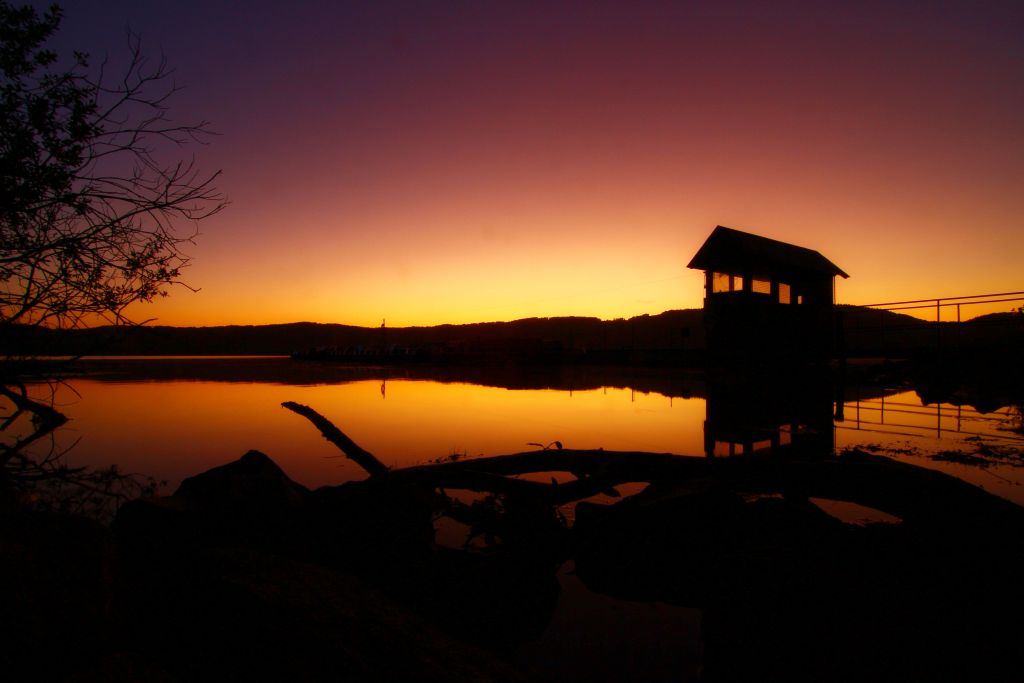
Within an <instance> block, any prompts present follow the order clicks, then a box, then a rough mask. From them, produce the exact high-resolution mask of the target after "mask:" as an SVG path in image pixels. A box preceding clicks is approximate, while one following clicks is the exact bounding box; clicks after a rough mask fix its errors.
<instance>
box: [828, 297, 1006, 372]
mask: <svg viewBox="0 0 1024 683" xmlns="http://www.w3.org/2000/svg"><path fill="white" fill-rule="evenodd" d="M995 304H1020V305H1018V306H1010V307H1007V308H1010V309H1011V310H1010V311H1001V312H1004V313H1013V312H1016V313H1017V315H1012V316H1002V317H996V318H992V319H990V320H986V319H981V320H977V319H971V318H968V319H967V320H965V319H964V312H965V310H967V311H969V310H970V309H971V308H976V307H978V306H985V305H989V306H991V305H995ZM858 309H859V310H858ZM864 309H869V310H874V311H877V312H878V314H877V317H876V316H874V315H873V314H871V313H868V312H865V310H864ZM932 311H934V315H931V312H932ZM952 311H955V312H956V316H955V318H956V319H955V320H953V315H952V314H951V313H952ZM944 312H946V316H945V317H946V318H947V319H946V320H944V319H943V313H944ZM889 313H896V314H903V315H905V316H908V317H904V318H897V319H894V318H893V317H892V316H890V315H888V314H889ZM922 314H923V315H922ZM841 316H842V317H841V319H842V321H843V322H842V327H841V329H840V330H837V331H838V332H839V334H841V338H842V344H841V351H840V352H841V353H849V354H850V355H858V354H859V353H865V352H867V353H869V355H871V353H878V354H881V355H883V356H889V355H890V354H891V353H893V352H896V353H899V352H907V351H911V350H917V351H920V350H924V349H936V350H938V349H943V348H950V347H957V346H970V345H972V344H973V345H979V344H981V345H984V344H988V345H992V344H998V343H999V342H1001V341H1003V342H1005V341H1008V340H1009V339H1010V335H1013V334H1017V333H1024V291H1018V292H997V293H994V294H972V295H968V296H951V297H941V298H935V299H908V300H904V301H886V302H882V303H876V304H864V305H858V306H855V307H854V308H852V309H847V310H845V311H843V312H842V314H841ZM1014 338H1016V337H1014Z"/></svg>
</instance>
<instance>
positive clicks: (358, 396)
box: [56, 379, 1024, 502]
mask: <svg viewBox="0 0 1024 683" xmlns="http://www.w3.org/2000/svg"><path fill="white" fill-rule="evenodd" d="M56 399H57V407H58V408H59V409H60V410H62V411H63V412H65V413H66V414H67V415H68V416H69V417H70V418H71V421H70V422H69V423H68V425H67V426H65V427H64V428H62V429H61V430H60V431H59V433H58V435H57V444H58V446H59V447H62V448H64V447H68V446H70V445H72V444H75V445H74V448H73V449H71V451H70V452H69V455H68V459H69V464H72V465H77V464H91V465H108V464H111V463H117V464H118V465H119V466H120V467H121V468H122V470H125V471H130V472H137V473H143V474H147V475H150V476H153V477H155V478H157V479H164V480H167V481H168V483H169V485H168V488H167V491H168V492H169V491H173V490H174V488H175V487H176V486H177V483H178V482H179V481H180V480H181V478H183V477H186V476H189V475H192V474H196V473H198V472H201V471H203V470H205V469H208V468H210V467H213V466H215V465H219V464H223V463H225V462H228V461H231V460H234V459H236V458H238V457H239V456H241V455H242V454H243V453H245V452H246V451H247V450H249V449H258V450H261V451H263V452H265V453H267V454H268V455H269V456H271V457H272V458H273V459H274V460H275V461H276V462H277V463H278V464H280V465H281V467H282V468H283V469H284V470H285V472H286V473H287V474H288V475H289V476H291V477H292V478H293V479H295V480H296V481H299V482H301V483H303V484H305V485H307V486H311V487H316V486H320V485H324V484H333V483H339V482H342V481H346V480H349V479H358V478H362V477H363V473H362V471H361V470H360V469H359V468H358V467H357V466H356V465H354V464H353V463H351V462H349V461H348V460H346V459H344V458H343V457H339V453H338V451H337V450H336V449H335V448H334V447H333V446H331V445H330V444H328V443H327V442H326V441H324V440H323V439H322V438H321V437H320V435H319V434H318V433H317V431H316V430H315V429H314V428H313V427H312V425H310V424H309V423H308V422H306V421H305V420H304V419H303V418H301V417H299V416H297V415H294V414H293V413H291V412H289V411H287V410H285V409H283V408H281V407H280V404H281V402H282V401H296V402H299V403H304V404H307V405H309V406H311V407H313V408H314V409H316V410H317V411H319V412H320V413H322V414H324V415H325V416H326V417H328V418H329V419H331V420H332V421H334V422H335V424H337V425H338V426H339V427H340V428H341V429H342V430H343V431H345V432H346V433H347V434H349V436H351V437H352V438H353V439H354V440H355V441H356V442H357V443H359V444H360V445H362V446H363V447H364V448H366V449H367V450H369V451H371V452H373V453H374V454H375V455H377V456H378V457H379V458H380V459H381V460H383V461H384V462H385V463H386V464H388V465H390V466H407V465H412V464H417V463H423V462H427V461H429V460H431V459H435V458H439V457H444V456H448V455H451V454H453V453H459V454H466V455H469V456H476V455H497V454H503V453H513V452H519V451H524V450H531V449H533V448H535V446H529V445H528V444H529V443H531V442H532V443H540V444H550V443H552V442H554V441H560V442H561V443H562V444H563V445H564V446H565V447H566V448H580V449H587V448H604V449H607V450H642V451H652V452H672V453H679V454H684V455H702V454H703V452H704V450H703V449H704V441H703V439H704V422H705V417H706V402H705V400H704V399H702V398H689V399H684V398H669V397H666V396H664V395H662V394H659V393H653V392H652V393H640V392H635V391H633V390H631V389H628V388H627V389H623V388H611V387H607V388H600V389H588V390H583V391H572V392H569V391H556V390H509V389H504V388H496V387H486V386H479V385H473V384H466V383H440V382H433V381H422V380H389V381H387V383H386V385H382V383H381V382H380V381H377V380H363V381H354V382H348V383H343V384H326V385H288V384H280V383H268V382H252V383H243V382H211V381H187V380H167V381H165V380H161V381H117V382H112V381H98V380H93V379H75V380H72V381H71V382H70V383H69V385H67V386H65V387H61V388H59V389H58V392H57V397H56ZM844 418H845V419H844V420H843V421H842V422H837V423H836V434H835V443H836V447H837V448H842V447H845V446H849V445H855V444H877V445H879V446H882V447H884V448H885V449H887V450H884V451H883V452H884V453H886V454H887V455H892V456H893V457H897V458H899V459H901V460H904V461H906V462H910V463H912V464H917V465H921V466H925V467H933V468H937V469H941V470H943V471H946V472H948V473H950V474H953V475H955V476H958V477H961V478H964V479H967V480H968V481H971V482H972V483H975V484H978V485H981V486H983V487H984V488H985V489H986V490H989V491H991V492H993V493H997V494H999V495H1002V496H1005V497H1008V498H1011V499H1013V500H1015V501H1017V502H1024V493H1021V486H1020V482H1021V480H1022V479H1024V468H1015V467H1012V466H1009V465H991V466H988V467H984V468H981V467H978V466H972V465H964V464H959V463H951V462H937V461H933V460H931V459H929V458H928V457H927V453H929V452H934V451H940V450H943V449H963V450H966V451H975V450H977V441H971V439H972V438H977V436H978V435H981V438H982V440H983V442H984V443H987V444H995V445H999V444H1016V447H1017V448H1019V447H1020V446H1021V443H1022V440H1021V439H1020V438H1019V435H1017V434H1015V433H1013V432H1008V431H1006V430H1005V426H1006V422H1007V420H1008V419H1010V415H1009V412H1008V411H1007V410H1005V409H1004V410H1002V411H1000V412H999V413H998V414H994V413H990V414H980V413H977V412H976V411H974V410H972V409H970V408H968V407H962V408H957V407H955V406H950V405H946V404H943V405H941V406H935V405H932V406H925V407H923V406H921V403H920V400H919V399H918V397H917V395H916V394H914V393H913V392H905V393H901V394H894V395H891V396H888V397H886V398H885V399H884V401H883V400H882V399H879V398H873V399H870V400H863V401H859V402H858V401H849V402H847V404H846V406H845V410H844ZM76 442H77V443H76ZM892 449H898V450H904V449H905V450H911V451H912V452H908V453H905V454H900V453H896V454H893V453H892ZM912 449H917V450H916V451H915V450H912ZM1018 462H1020V460H1019V458H1018Z"/></svg>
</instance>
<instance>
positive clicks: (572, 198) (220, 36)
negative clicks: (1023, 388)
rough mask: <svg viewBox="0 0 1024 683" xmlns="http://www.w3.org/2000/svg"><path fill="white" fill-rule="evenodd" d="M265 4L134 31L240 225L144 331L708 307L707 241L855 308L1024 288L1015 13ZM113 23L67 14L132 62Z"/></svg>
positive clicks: (214, 227) (150, 309)
mask: <svg viewBox="0 0 1024 683" xmlns="http://www.w3.org/2000/svg"><path fill="white" fill-rule="evenodd" d="M255 5H256V6H258V7H259V8H260V9H259V11H256V10H253V11H252V12H251V13H250V14H251V16H249V17H248V23H247V22H246V21H241V22H239V21H235V20H231V21H228V18H227V15H225V16H224V17H211V21H212V22H214V24H215V25H211V26H208V27H204V28H203V29H202V30H200V28H199V27H195V26H190V25H187V24H183V23H182V22H180V21H169V19H168V16H172V17H173V16H175V15H174V12H173V10H172V9H168V8H163V7H158V6H154V7H152V8H150V7H148V6H147V7H138V8H135V9H133V10H132V12H133V17H132V19H133V21H134V23H133V26H137V27H138V30H139V31H140V32H141V33H142V34H143V35H145V36H151V37H152V38H151V39H152V40H153V41H154V43H155V44H160V45H162V46H163V47H164V48H165V50H166V52H167V54H168V55H169V56H170V57H171V59H172V63H174V64H175V66H176V67H177V68H176V75H177V76H180V78H181V80H182V82H184V83H187V84H188V88H187V89H186V90H184V91H182V93H181V99H179V100H176V101H175V102H174V103H173V110H174V112H175V113H176V114H177V113H178V112H181V115H182V116H183V117H186V118H187V117H188V115H190V114H192V113H193V112H195V113H197V116H199V117H200V118H208V119H209V120H211V121H213V122H214V125H215V128H216V129H217V130H219V131H221V132H222V133H223V135H222V136H221V137H218V138H217V139H215V140H214V141H212V144H211V145H210V146H208V147H204V148H202V149H199V150H197V152H198V155H199V157H198V161H199V164H200V166H201V167H202V168H209V169H223V172H224V174H223V176H222V177H223V183H222V188H223V190H224V191H225V192H226V194H227V195H228V196H229V198H230V199H231V202H232V204H231V206H229V207H228V209H227V210H226V211H224V212H222V213H221V214H219V215H217V216H215V217H214V218H212V219H210V220H209V221H206V222H203V223H202V224H201V225H200V226H199V227H200V230H201V233H202V234H201V235H200V236H199V238H198V239H197V242H196V245H195V247H194V249H193V250H192V256H193V265H192V267H191V268H189V269H188V270H187V271H186V279H187V281H188V283H189V284H190V285H192V286H194V287H198V288H201V290H202V291H201V292H200V293H199V294H190V293H188V292H187V291H186V290H184V289H181V290H179V291H174V292H173V293H172V296H171V297H169V298H166V299H160V300H159V301H157V302H156V303H154V304H152V305H150V306H138V307H136V308H134V309H132V310H131V311H130V314H131V315H132V316H134V317H135V318H138V319H148V318H156V322H157V323H159V324H169V325H217V324H259V323H286V322H295V321H301V320H309V321H317V322H338V323H348V324H356V325H379V324H380V320H381V319H382V318H386V319H387V320H388V321H389V324H390V323H391V321H394V324H395V325H434V324H441V323H465V322H481V321H489V320H512V319H517V318H523V317H548V316H556V315H585V316H596V317H599V318H604V319H609V318H617V317H630V316H633V315H639V314H643V313H650V314H656V313H660V312H662V311H665V310H671V309H679V308H696V307H699V306H700V305H701V300H702V297H703V292H702V288H701V282H700V278H699V275H698V274H695V273H691V272H688V271H687V270H686V268H685V265H686V263H687V262H688V260H689V258H690V257H691V256H692V255H693V253H694V252H695V251H696V250H697V248H698V247H699V246H700V245H701V243H702V242H703V240H704V238H705V237H706V236H707V235H708V233H709V232H710V231H711V230H712V229H713V228H714V226H715V225H719V224H721V225H726V226H731V227H735V228H738V229H741V230H747V231H750V232H755V233H757V234H762V235H765V236H767V237H771V238H774V239H779V240H782V241H786V242H791V243H794V244H799V245H802V246H806V247H810V248H812V249H816V250H818V251H820V252H822V253H823V254H824V255H825V256H826V257H828V258H829V259H830V260H832V261H833V262H835V263H836V264H838V265H839V266H840V267H841V268H843V269H844V270H845V271H846V272H848V273H850V275H851V278H850V280H847V281H843V282H841V283H839V286H838V293H839V296H838V300H839V302H841V303H854V304H856V303H874V302H877V301H889V300H904V299H919V298H931V297H940V296H941V297H945V296H958V295H964V294H974V293H985V292H998V291H1016V290H1022V289H1024V281H1022V278H1021V268H1020V254H1022V253H1024V225H1022V219H1021V217H1022V216H1024V193H1022V192H1020V186H1021V182H1020V181H1021V178H1022V177H1024V176H1022V174H1024V138H1022V137H1021V136H1020V135H1018V134H1016V132H1015V131H1017V130H1018V128H1019V121H1020V120H1022V118H1024V96H1022V94H1021V93H1022V92H1024V89H1021V88H1017V87H1013V84H1017V83H1020V82H1021V78H1024V66H1022V65H1024V59H1018V57H1021V56H1022V55H1021V50H1022V49H1024V48H1022V45H1024V43H1022V42H1021V41H1020V40H1019V35H1020V31H1019V30H1017V29H1018V27H1019V25H1020V24H1019V21H1018V20H1019V17H1018V16H1017V15H1016V14H1014V12H1013V11H1012V10H1011V9H1008V8H1000V7H997V6H988V5H984V6H979V7H977V8H976V9H975V10H972V12H968V13H967V14H965V15H964V16H961V15H959V14H956V13H953V12H951V11H946V10H941V9H938V8H930V7H925V6H920V7H918V6H915V7H903V8H902V9H901V10H899V11H895V10H893V8H892V7H891V6H890V4H889V3H856V4H853V5H848V6H847V5H843V6H833V4H829V3H826V4H815V3H807V4H806V5H802V4H800V3H797V5H793V6H789V5H786V6H776V5H773V6H771V8H768V7H767V6H765V7H761V6H760V5H756V4H752V5H751V6H750V7H745V9H744V11H737V10H736V9H735V8H732V9H730V8H728V7H725V6H722V5H720V4H719V3H700V2H697V3H682V4H679V3H664V4H658V3H655V4H653V5H647V4H644V5H642V6H639V5H637V4H636V3H621V4H616V3H610V4H607V5H605V4H601V5H600V6H593V7H589V8H588V9H587V11H575V10H572V9H570V8H569V7H568V6H562V5H561V4H558V5H551V4H550V3H541V4H537V5H533V4H530V3H526V4H523V5H520V4H518V3H517V4H515V5H513V6H506V5H503V4H502V3H497V4H490V3H488V4H485V5H484V6H481V7H475V8H474V9H473V10H469V9H468V8H460V7H455V8H447V9H446V10H444V11H442V10H440V9H439V8H434V7H432V6H430V5H427V6H417V7H415V8H412V7H404V8H403V9H402V10H401V11H399V10H396V9H394V8H390V9H389V7H388V6H381V7H377V6H370V7H365V8H364V9H363V10H361V11H359V12H352V11H350V10H351V8H349V7H348V4H347V3H313V4H311V5H310V6H309V7H307V8H304V11H301V12H295V11H285V10H284V9H283V8H281V7H278V6H277V5H274V4H271V3H266V4H264V3H258V2H257V3H255ZM97 21H98V20H97V19H96V18H95V17H93V16H92V15H91V14H89V13H88V12H87V11H86V10H84V9H81V8H78V7H72V8H68V10H67V18H66V24H67V26H68V27H70V30H72V31H74V30H76V27H77V30H78V32H79V33H78V35H74V34H72V35H69V36H68V40H69V41H70V40H72V39H74V40H77V41H78V43H79V44H77V45H76V46H77V47H79V48H85V49H90V48H91V43H92V42H96V41H101V42H100V44H99V45H98V46H97V48H96V49H95V50H94V52H96V53H97V54H100V53H103V52H104V51H105V50H106V49H107V48H108V47H109V46H108V44H107V43H109V44H110V45H117V44H119V43H117V42H116V41H117V40H119V39H120V38H121V37H122V36H120V34H117V35H114V32H111V31H110V30H109V28H103V27H101V26H98V25H96V23H97ZM108 23H109V22H108ZM117 25H118V26H121V25H123V23H118V24H117ZM327 27H330V29H329V30H328V29H327ZM256 36H259V37H258V38H257V37H256ZM297 36H302V39H301V40H299V39H297V38H296V37H297ZM102 41H106V42H102ZM237 45H247V46H250V47H252V50H249V51H246V50H241V51H240V50H238V49H236V47H235V46H237ZM257 46H258V49H257ZM250 52H251V54H250ZM266 93H274V96H273V97H271V98H268V97H267V96H266ZM254 102H255V103H259V106H254V105H253V103H254Z"/></svg>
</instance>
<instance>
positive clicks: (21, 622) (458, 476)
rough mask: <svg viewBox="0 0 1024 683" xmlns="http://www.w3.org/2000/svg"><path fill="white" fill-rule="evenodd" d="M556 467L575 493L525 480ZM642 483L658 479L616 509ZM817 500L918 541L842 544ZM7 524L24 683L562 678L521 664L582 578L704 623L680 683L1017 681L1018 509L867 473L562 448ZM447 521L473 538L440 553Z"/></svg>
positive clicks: (924, 476) (194, 485)
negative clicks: (562, 577) (567, 567)
mask: <svg viewBox="0 0 1024 683" xmlns="http://www.w3.org/2000/svg"><path fill="white" fill-rule="evenodd" d="M322 427H323V428H324V429H325V430H329V425H322ZM325 434H327V431H325ZM328 436H329V438H330V437H331V436H332V435H328ZM332 440H333V439H332ZM361 450H362V449H359V447H358V446H356V445H355V444H347V448H346V452H347V453H349V454H350V455H352V454H356V453H358V451H361ZM363 453H365V451H363ZM366 455H370V454H366ZM370 458H372V455H370ZM367 462H368V463H369V465H364V466H365V467H367V468H368V469H371V470H372V469H373V468H374V467H375V466H374V465H373V464H372V461H367ZM539 472H549V473H550V472H572V473H573V474H574V475H575V476H574V477H573V478H572V479H571V480H569V481H564V480H563V483H562V484H555V483H553V482H552V483H547V482H548V480H547V478H542V479H540V480H527V479H522V478H519V475H522V474H525V473H530V474H534V475H536V474H537V473H539ZM626 482H647V483H648V484H649V485H648V486H647V487H646V488H645V489H643V490H642V491H641V492H640V493H638V494H636V495H633V496H628V497H621V496H620V497H618V498H617V499H616V498H615V496H616V495H617V494H618V489H617V488H616V487H620V486H621V485H622V484H623V483H626ZM456 489H461V490H463V491H476V492H477V495H476V496H475V497H473V498H469V497H466V496H461V497H452V496H450V495H448V494H449V493H450V492H452V491H454V490H456ZM595 494H600V495H603V496H604V498H603V500H615V501H616V502H614V503H613V504H596V503H593V502H587V499H591V500H592V499H593V496H594V495H595ZM609 496H611V498H609ZM811 498H826V499H834V500H848V501H854V502H859V503H860V504H862V505H866V506H869V507H873V508H876V509H879V510H883V511H885V512H888V513H890V514H892V515H895V516H896V517H898V518H899V519H900V522H899V523H897V524H884V525H883V524H869V525H866V526H858V525H851V524H845V523H843V522H840V521H839V520H837V519H835V518H833V517H831V516H829V515H827V514H825V513H824V512H823V511H822V510H821V508H819V507H817V506H816V505H814V504H812V503H811V502H810V499H811ZM574 501H583V502H578V503H577V504H576V506H575V519H574V521H573V523H572V524H569V523H568V522H567V521H566V519H565V517H563V516H562V514H561V513H560V511H561V510H565V509H566V508H565V507H564V506H565V505H566V504H569V503H572V502H574ZM3 504H4V506H5V510H4V516H3V522H2V525H3V526H2V532H3V535H2V538H3V542H2V546H0V549H2V554H3V557H2V565H0V566H2V567H3V572H4V579H5V580H4V582H3V589H2V596H3V597H2V600H3V614H4V615H5V616H4V619H3V630H4V632H3V633H2V638H3V643H4V649H3V655H2V660H0V666H2V668H3V671H4V672H5V673H7V674H10V675H5V676H4V677H5V678H6V679H8V680H23V679H25V678H33V679H37V680H71V681H95V680H103V681H112V680H126V681H127V680H155V681H160V680H163V681H193V680H209V681H214V680H217V681H221V680H346V681H393V680H418V681H517V680H545V679H547V680H566V679H567V674H566V672H565V671H564V670H559V669H558V667H557V666H550V667H545V666H543V665H538V664H537V663H536V662H534V663H532V664H529V665H527V664H525V663H524V661H523V660H522V659H521V658H520V657H519V656H518V652H519V651H520V646H521V645H522V644H524V643H528V642H529V641H530V640H531V639H535V638H536V637H537V636H538V635H539V634H540V633H541V632H542V631H543V630H544V628H545V626H546V624H547V623H548V621H549V620H550V618H551V614H552V612H553V610H554V608H555V605H556V604H557V602H558V599H559V595H558V593H559V584H558V582H557V580H556V576H555V575H556V571H557V569H558V567H559V566H561V565H562V564H563V563H565V562H568V561H572V562H573V563H574V565H575V571H576V574H577V576H578V577H579V579H580V580H581V581H582V582H583V583H584V584H585V585H586V586H587V587H588V588H589V589H591V590H592V591H595V592H597V593H601V594H605V595H611V596H614V597H618V598H624V599H630V600H638V601H660V602H665V603H669V604H676V605H685V606H693V607H699V608H700V609H701V612H702V622H701V623H702V634H701V637H702V640H703V652H704V654H703V661H702V663H701V666H700V669H699V671H692V672H678V671H677V672H665V679H666V680H687V677H688V676H689V677H690V679H691V680H694V679H696V680H703V681H733V680H744V681H745V680H761V681H765V680H780V681H781V680H786V681H793V680H805V681H821V680H830V681H837V680H838V681H878V680H986V681H993V680H1006V681H1011V680H1020V677H1021V674H1022V672H1024V668H1022V664H1024V654H1022V652H1021V649H1020V647H1019V644H1020V642H1021V637H1022V636H1024V626H1022V624H1021V622H1020V620H1019V619H1018V613H1019V606H1020V605H1021V604H1022V597H1024V595H1022V592H1024V589H1022V587H1021V584H1020V582H1019V581H1018V580H1017V579H1018V577H1019V576H1020V572H1021V569H1022V564H1024V560H1022V558H1024V552H1022V550H1024V548H1022V547H1021V546H1022V539H1024V534H1022V533H1021V532H1022V531H1024V510H1022V509H1021V508H1020V507H1018V506H1016V505H1013V504H1012V503H1009V502H1007V501H1005V500H1002V499H999V498H994V497H992V496H989V495H987V494H985V493H984V492H983V491H981V490H979V489H977V488H975V487H972V486H970V485H967V484H964V483H963V482H960V481H958V480H955V479H952V478H950V477H946V476H944V475H941V474H938V473H936V472H931V471H927V470H921V469H919V468H915V467H910V466H906V465H902V464H898V463H895V462H892V461H890V460H887V459H885V458H881V457H878V456H872V455H868V454H865V453H858V452H852V453H846V454H843V455H841V456H838V457H831V456H829V457H827V458H823V457H815V456H813V455H810V454H806V453H795V452H788V453H784V454H783V455H781V456H780V455H775V456H768V457H758V456H754V457H747V458H731V459H706V458H684V457H679V456H669V455H661V454H650V453H613V452H603V451H587V452H582V451H569V450H557V449H555V450H545V451H537V452H531V453H522V454H516V455H512V456H502V457H496V458H482V459H476V460H456V461H453V462H445V463H440V464H437V465H432V466H423V467H416V468H409V469H405V470H396V471H387V470H381V471H378V472H377V473H376V474H374V475H372V476H370V477H369V478H368V479H366V480H364V481H359V482H351V483H347V484H343V485H341V486H333V487H323V488H321V489H317V490H313V491H310V490H308V489H306V488H304V487H302V486H300V485H299V484H296V483H295V482H293V481H291V480H290V479H289V478H288V477H287V476H286V475H285V473H284V472H282V471H281V470H280V469H279V468H278V467H277V466H276V465H275V464H274V463H273V462H272V461H271V460H270V459H269V458H268V457H267V456H265V455H263V454H261V453H258V452H255V451H253V452H250V453H247V454H246V455H245V456H244V457H242V458H241V459H239V460H237V461H235V462H232V463H230V464H228V465H225V466H222V467H218V468H215V469H213V470H210V471H208V472H205V473H203V474H200V475H197V476H195V477H192V478H190V479H187V480H185V481H184V482H183V483H182V485H181V486H180V488H179V489H178V490H177V491H176V492H175V493H174V494H173V495H171V496H168V497H163V498H154V499H146V500H137V501H134V502H132V503H129V504H126V505H125V506H123V507H122V508H121V510H120V511H119V513H118V515H117V517H116V519H115V520H114V522H113V524H112V525H111V527H109V528H108V527H104V526H102V525H99V524H98V523H95V522H91V521H89V520H86V519H83V518H78V517H70V516H56V515H48V514H41V513H33V512H31V511H30V510H29V509H28V508H26V507H25V506H24V504H23V501H17V500H14V499H13V497H12V496H10V495H5V496H4V499H3ZM439 516H446V517H448V518H450V519H452V520H457V521H458V522H459V523H462V524H464V525H465V528H466V529H467V530H470V531H471V533H472V534H473V535H474V537H475V540H474V542H473V543H471V544H469V545H467V546H466V547H464V548H447V547H442V546H440V545H438V544H437V543H435V531H434V527H435V521H436V520H437V518H438V517H439ZM549 664H550V662H549ZM639 665H640V663H638V666H639ZM626 670H627V671H628V670H629V669H628V666H627V667H626ZM698 675H699V679H697V678H696V677H697V676H698ZM568 678H569V679H572V678H573V675H572V673H569V674H568ZM577 680H606V678H602V677H601V674H600V672H594V671H590V672H587V674H586V675H585V676H584V675H583V674H582V673H581V674H580V676H579V677H577Z"/></svg>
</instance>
